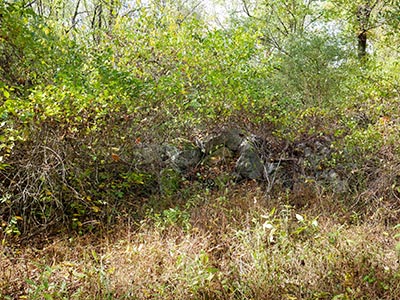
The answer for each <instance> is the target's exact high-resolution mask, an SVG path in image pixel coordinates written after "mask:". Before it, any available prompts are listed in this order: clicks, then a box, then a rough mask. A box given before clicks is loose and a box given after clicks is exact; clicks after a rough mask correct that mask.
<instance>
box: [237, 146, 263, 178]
mask: <svg viewBox="0 0 400 300" xmlns="http://www.w3.org/2000/svg"><path fill="white" fill-rule="evenodd" d="M236 172H237V173H238V174H239V176H240V177H241V178H243V179H263V177H264V164H263V161H262V160H261V158H260V156H259V155H258V153H257V150H256V149H255V147H254V144H253V143H252V142H251V141H250V140H248V139H245V140H244V141H243V142H242V143H241V145H240V156H239V159H238V160H237V162H236Z"/></svg>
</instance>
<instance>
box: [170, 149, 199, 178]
mask: <svg viewBox="0 0 400 300" xmlns="http://www.w3.org/2000/svg"><path fill="white" fill-rule="evenodd" d="M201 157H202V152H201V150H200V149H199V148H195V147H193V148H189V149H183V150H181V151H179V152H178V153H176V154H174V155H173V156H172V157H171V164H172V167H173V168H175V169H176V170H178V171H179V172H181V173H186V172H188V171H189V170H190V169H192V168H194V167H196V166H197V165H198V164H199V163H200V160H201Z"/></svg>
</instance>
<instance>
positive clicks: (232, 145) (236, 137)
mask: <svg viewBox="0 0 400 300" xmlns="http://www.w3.org/2000/svg"><path fill="white" fill-rule="evenodd" d="M243 139H244V135H243V134H242V132H241V131H240V130H238V129H225V130H223V131H222V132H220V133H219V134H217V135H214V136H211V137H209V138H208V139H206V140H205V141H204V143H203V144H204V152H205V153H206V154H209V153H211V152H213V151H215V150H216V149H218V148H219V147H221V146H224V147H226V148H228V149H229V150H231V151H235V152H236V151H238V150H239V147H240V145H241V143H242V142H243Z"/></svg>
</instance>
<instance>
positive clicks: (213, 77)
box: [0, 1, 400, 235]
mask: <svg viewBox="0 0 400 300" xmlns="http://www.w3.org/2000/svg"><path fill="white" fill-rule="evenodd" d="M309 2H310V3H312V5H311V4H310V5H309V6H308V7H305V6H304V4H301V5H300V4H299V5H298V7H297V8H296V9H295V10H292V11H291V10H290V9H289V8H286V9H285V8H284V7H282V5H283V4H284V3H286V2H285V1H283V2H282V3H281V4H279V3H278V4H276V3H275V4H274V5H275V6H274V5H271V6H266V7H263V6H260V7H259V9H258V10H254V11H253V12H250V11H249V10H248V9H247V13H248V16H247V17H243V16H241V17H237V18H236V19H233V21H232V22H231V23H230V24H229V26H228V25H227V26H226V28H223V27H213V26H210V25H209V24H208V23H207V22H206V20H205V19H204V18H203V17H202V16H201V15H200V14H194V13H193V14H190V13H186V14H183V13H182V11H180V10H179V9H177V8H176V7H174V5H172V4H170V5H164V6H163V5H155V4H157V3H158V2H157V1H154V2H149V3H150V4H149V6H148V7H139V8H138V9H136V10H134V13H133V14H132V13H127V14H122V13H121V14H119V15H118V14H116V13H110V16H109V19H108V21H109V22H108V23H107V24H108V25H107V26H105V25H104V22H105V21H104V20H103V23H101V22H100V21H101V20H102V19H98V20H97V19H96V14H95V15H94V17H93V22H92V27H86V26H85V25H84V24H82V25H81V26H78V25H79V24H78V22H75V23H73V25H74V26H72V27H69V26H66V25H65V24H63V22H62V21H63V20H62V18H61V17H60V16H58V15H57V14H55V13H52V11H51V10H50V11H49V12H48V13H46V11H47V10H46V9H44V11H43V10H41V9H39V7H37V6H35V5H33V4H31V5H29V3H27V2H25V1H15V2H8V1H6V2H2V3H1V4H0V26H1V27H0V97H1V100H0V101H1V107H0V126H1V127H0V128H1V129H0V130H1V131H0V141H1V146H0V147H1V148H0V151H1V152H0V191H1V198H0V216H1V217H0V218H1V222H2V230H3V232H4V233H5V234H6V235H19V234H20V233H23V232H29V231H31V232H32V231H33V232H35V231H36V230H39V231H43V230H46V229H47V230H50V231H53V230H58V229H60V228H61V227H64V226H67V227H68V228H72V229H76V230H78V231H85V230H90V229H93V228H94V227H96V226H99V225H98V224H103V225H104V224H111V223H113V222H115V220H116V219H118V216H122V215H124V213H129V214H130V215H135V214H136V215H137V216H138V217H139V216H140V214H141V213H142V212H143V210H144V208H143V205H145V204H146V205H149V206H152V205H153V206H157V205H160V201H164V202H165V201H167V204H165V205H166V207H167V206H168V205H170V202H171V201H173V200H171V199H167V200H166V199H163V198H162V195H161V194H160V193H159V171H160V168H161V166H160V165H158V163H152V164H147V165H146V164H143V162H142V161H140V159H139V158H138V156H137V153H138V150H140V149H144V148H146V147H147V146H148V145H153V144H163V143H170V144H174V145H177V146H181V144H180V142H179V139H180V138H184V139H187V140H191V141H194V140H195V138H196V137H198V136H201V135H205V134H207V133H210V132H214V131H215V130H218V128H221V127H223V126H228V127H238V128H241V129H244V130H247V131H248V132H250V133H252V132H258V133H262V134H264V136H265V138H266V139H274V140H278V141H280V142H282V141H283V142H284V143H286V144H287V145H292V144H296V145H298V144H301V143H302V142H304V141H306V142H308V143H309V142H310V141H311V143H312V141H313V140H317V139H318V138H319V137H321V136H324V137H329V139H330V141H332V143H331V147H332V153H333V155H332V158H331V159H330V161H327V162H326V165H327V166H329V168H333V169H335V170H336V172H337V173H338V174H339V175H340V176H342V178H344V179H345V180H346V182H347V183H348V185H347V186H348V190H347V191H346V193H345V195H341V196H340V197H344V200H345V201H350V202H351V203H352V204H354V203H356V204H360V205H361V206H363V205H366V204H371V203H373V201H374V200H380V199H382V198H384V199H385V201H389V202H390V203H393V205H398V197H399V196H400V195H399V193H400V179H399V171H400V170H399V167H400V161H399V157H400V156H399V155H400V152H399V150H400V149H399V143H398V137H399V120H400V119H399V118H400V115H399V107H398V102H399V100H400V99H399V89H398V88H399V80H400V78H399V74H400V72H399V71H400V67H399V64H398V62H397V61H398V58H399V51H398V49H397V48H398V47H396V45H397V44H398V40H399V36H398V33H397V32H396V28H397V27H398V17H396V16H397V15H396V11H397V10H396V6H395V4H394V5H392V6H390V5H389V4H387V6H385V4H379V5H380V6H379V5H378V8H379V13H377V14H376V16H375V18H376V20H374V19H372V17H371V19H370V20H369V22H370V23H371V24H373V22H376V23H375V25H376V24H378V23H379V26H377V27H376V28H375V29H374V27H373V26H371V28H373V29H368V30H369V31H371V35H369V37H371V41H372V42H371V46H370V47H371V49H367V52H369V53H366V54H365V53H364V55H361V54H362V53H361V54H360V49H359V48H358V52H357V44H356V39H355V38H354V37H355V36H356V35H355V33H356V31H357V30H358V29H359V28H358V27H360V26H361V27H362V26H363V23H362V22H361V23H360V21H358V22H359V23H357V20H359V18H358V19H357V16H356V14H355V13H354V14H353V15H352V18H350V17H349V18H348V19H347V20H350V21H349V23H347V24H344V25H343V24H340V23H339V21H338V20H340V19H341V18H342V17H343V14H346V13H347V12H348V11H350V12H355V10H353V8H354V7H353V8H351V9H350V10H346V9H345V8H349V7H348V6H349V5H352V4H347V3H346V2H345V1H339V2H340V5H333V4H332V5H333V6H332V5H331V6H329V5H326V6H324V7H322V8H321V7H320V6H318V5H317V6H315V5H316V3H315V2H314V1H309ZM339 2H338V3H339ZM378 2H379V1H378ZM42 5H43V4H42ZM346 5H347V6H346ZM360 5H361V4H360ZM382 5H383V6H382ZM271 7H274V8H273V9H272V10H270V11H268V9H271ZM311 8H313V9H314V11H312V10H311ZM120 9H122V6H120ZM110 11H111V10H110ZM345 12H346V13H345ZM397 12H398V11H397ZM317 15H318V16H321V18H319V19H318V22H314V23H312V22H310V23H309V24H307V22H306V21H305V20H309V19H310V18H311V17H312V16H317ZM371 16H373V14H372V15H371ZM75 17H76V16H75ZM99 18H101V16H100V17H99ZM96 20H97V21H96ZM299 20H303V22H305V23H303V24H297V25H298V26H294V25H293V24H294V23H293V22H294V21H299ZM94 21H96V22H94ZM351 22H353V23H351ZM77 24H78V25H77ZM94 24H97V26H94ZM100 24H103V25H102V26H100ZM285 24H286V25H287V26H288V27H287V28H282V26H284V27H286V26H285ZM357 24H358V25H357ZM360 24H361V25H360ZM355 28H356V29H357V30H355ZM364 29H365V28H364ZM373 30H374V31H373ZM372 31H373V32H372ZM358 47H360V45H358ZM193 186H195V185H193ZM186 189H188V190H190V188H187V187H186ZM194 193H195V191H194ZM182 195H185V194H184V193H182V194H181V196H182ZM175 196H176V199H178V198H179V195H175ZM183 198H184V196H182V199H183ZM182 199H181V200H182ZM341 200H343V199H341Z"/></svg>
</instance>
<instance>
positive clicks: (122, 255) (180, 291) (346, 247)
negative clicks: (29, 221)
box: [0, 183, 400, 299]
mask: <svg viewBox="0 0 400 300" xmlns="http://www.w3.org/2000/svg"><path fill="white" fill-rule="evenodd" d="M270 198H271V197H268V196H267V195H265V193H264V192H263V191H262V189H260V188H259V186H258V185H257V184H255V183H254V184H252V183H250V184H247V186H245V187H240V188H239V187H238V188H234V189H232V190H229V191H218V192H210V191H203V192H202V193H199V194H198V195H197V196H196V197H194V198H193V199H190V200H188V201H187V202H186V203H185V205H182V206H177V207H175V208H169V209H166V210H164V211H162V212H159V213H157V212H155V211H151V210H149V211H148V212H147V216H146V217H144V218H142V220H133V219H130V218H129V217H127V216H121V220H123V221H121V222H120V224H118V225H115V226H113V227H112V228H104V227H97V228H96V230H95V231H93V232H92V233H87V234H81V235H78V234H66V233H60V234H57V235H55V236H47V237H43V236H42V237H32V238H30V240H29V241H28V242H27V241H25V242H23V238H22V237H20V238H21V242H20V243H19V244H18V243H17V242H11V241H9V240H3V244H2V246H0V253H1V254H0V255H1V259H0V298H1V299H400V268H399V248H398V246H397V249H396V244H397V243H398V237H397V236H396V234H398V233H399V231H400V229H398V228H397V227H396V226H395V225H394V224H396V222H398V215H399V214H398V213H399V212H398V211H395V210H394V209H393V207H391V206H390V203H386V202H385V201H384V200H382V199H381V200H379V201H376V203H369V205H368V209H364V210H358V212H357V209H355V207H354V206H352V207H351V206H349V205H347V204H346V203H343V202H342V201H340V199H338V197H335V196H334V195H319V196H317V195H315V196H314V197H313V198H309V199H308V200H309V201H308V202H307V204H306V205H303V206H302V207H296V205H293V200H294V199H291V198H290V197H285V196H282V197H276V198H274V199H270Z"/></svg>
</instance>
